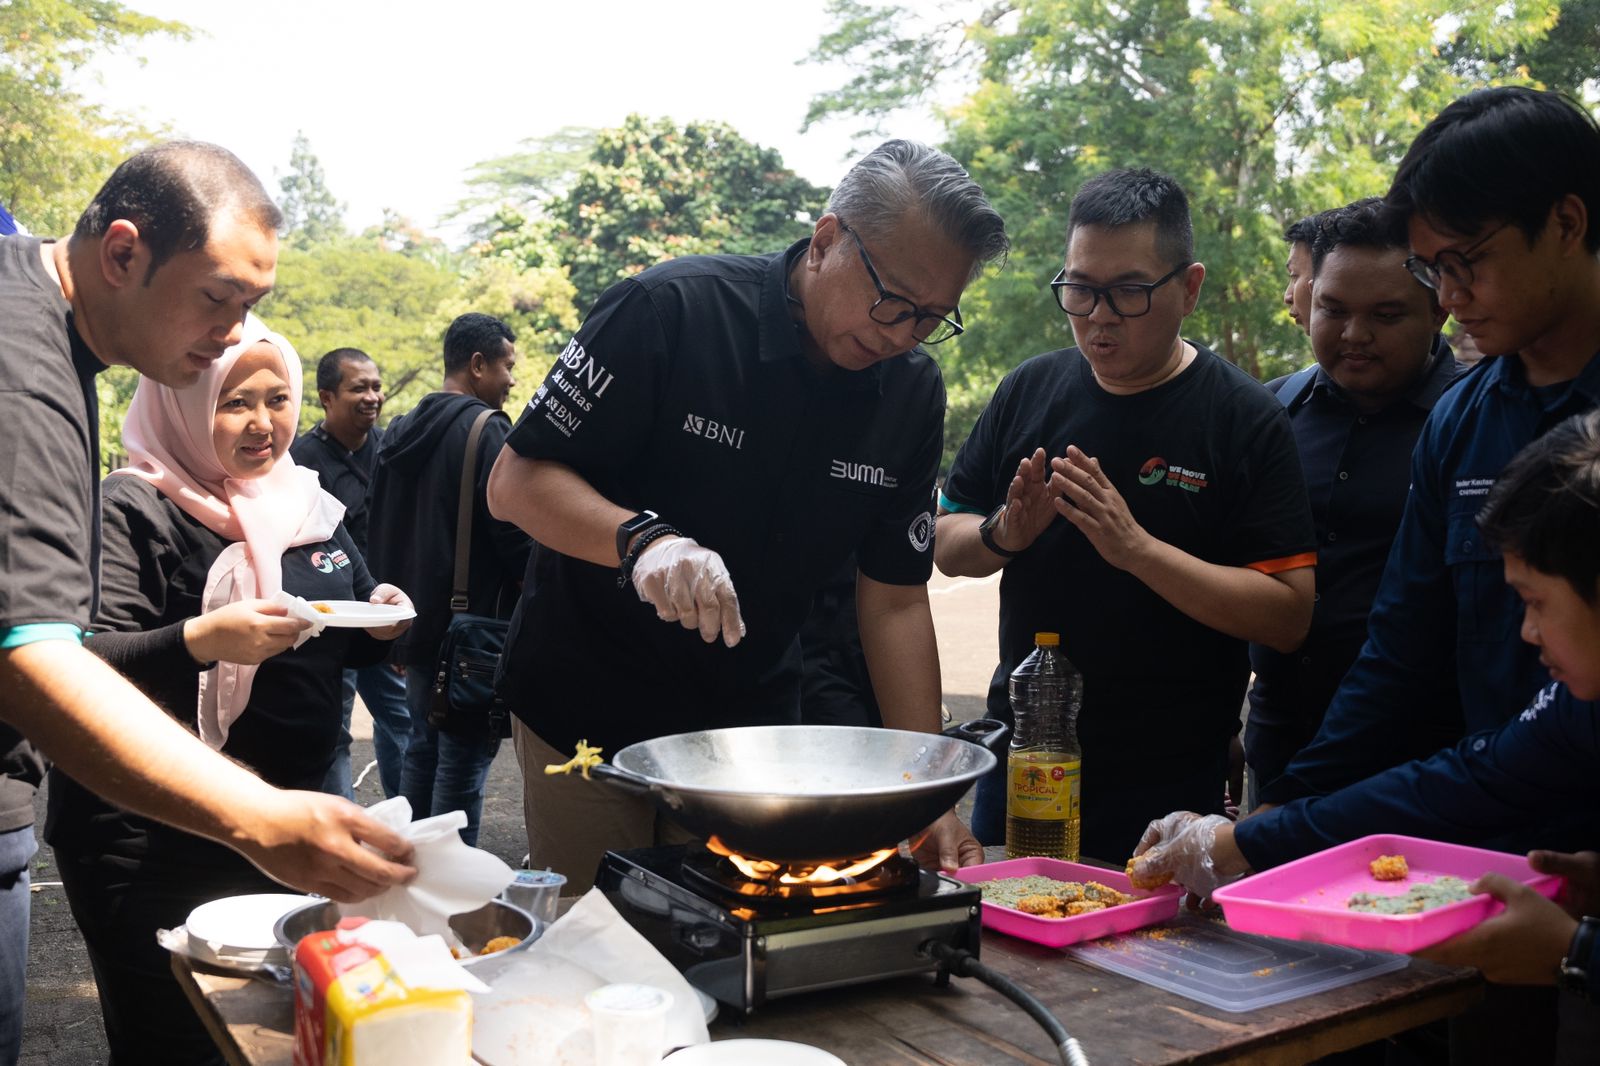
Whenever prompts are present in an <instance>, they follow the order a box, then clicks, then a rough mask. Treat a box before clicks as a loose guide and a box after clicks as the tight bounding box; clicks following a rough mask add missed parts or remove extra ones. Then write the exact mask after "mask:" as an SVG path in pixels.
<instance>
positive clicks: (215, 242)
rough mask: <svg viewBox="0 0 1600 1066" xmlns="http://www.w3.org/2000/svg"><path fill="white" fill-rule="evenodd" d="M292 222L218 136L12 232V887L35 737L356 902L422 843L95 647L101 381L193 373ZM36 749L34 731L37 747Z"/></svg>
mask: <svg viewBox="0 0 1600 1066" xmlns="http://www.w3.org/2000/svg"><path fill="white" fill-rule="evenodd" d="M279 219H280V216H279V212H278V210H277V208H276V207H274V206H273V204H272V201H271V199H270V198H269V197H268V196H267V194H266V191H265V190H264V189H263V188H262V187H261V183H260V182H259V181H258V180H257V179H256V177H255V175H253V174H251V173H250V171H249V170H248V169H247V168H246V167H245V166H244V164H242V163H240V162H239V160H238V159H236V158H235V157H234V156H233V155H231V154H230V153H228V152H226V151H224V150H223V149H221V148H217V147H215V146H213V145H206V144H193V143H173V144H165V145H158V146H156V147H154V148H150V149H146V150H145V151H143V152H141V153H139V154H138V155H136V156H134V157H133V158H132V159H129V160H127V161H126V162H124V163H123V164H122V165H121V166H120V167H118V168H117V170H116V172H115V173H113V174H112V176H111V178H110V179H109V180H108V181H107V182H106V184H105V186H103V187H102V188H101V190H100V192H99V193H98V194H96V196H95V199H94V201H93V202H92V203H91V204H90V205H89V208H88V210H86V211H85V212H84V214H83V216H82V218H80V219H79V220H78V225H77V229H76V231H75V232H74V233H73V235H72V237H71V238H70V239H68V240H65V241H48V240H38V239H35V238H31V237H20V236H6V237H0V567H3V569H0V753H4V761H3V764H0V770H3V777H0V880H3V881H4V882H5V883H6V884H14V883H16V882H17V881H19V880H20V876H21V872H22V871H23V870H24V869H26V864H27V861H28V858H29V857H30V856H31V855H32V852H33V849H34V839H33V828H32V820H33V807H32V801H33V791H34V788H35V786H36V785H37V784H38V781H39V774H40V773H41V771H42V769H43V759H42V757H41V756H40V754H39V749H42V751H43V752H44V753H45V754H46V755H48V756H49V757H51V758H52V759H54V760H55V761H56V762H57V763H58V764H59V765H60V766H61V767H62V769H64V770H65V771H66V772H67V773H69V774H71V775H72V776H73V777H75V778H77V779H78V780H79V781H85V782H90V783H92V784H93V786H94V787H95V788H96V789H97V790H98V791H99V792H100V794H101V795H102V796H103V797H104V798H106V799H108V800H110V801H112V802H113V803H116V804H118V805H119V806H122V807H126V808H129V809H131V810H135V811H137V812H139V813H141V814H145V815H147V816H150V817H153V818H158V819H160V820H161V821H164V822H168V823H170V824H172V825H174V826H177V827H178V828H180V829H184V830H187V831H189V832H191V833H197V834H200V835H202V836H205V837H209V838H211V839H213V840H217V841H220V842H222V843H225V844H227V845H229V846H231V847H233V848H235V849H237V850H238V851H240V852H241V853H242V854H244V855H246V856H248V857H249V858H250V859H251V861H253V862H254V863H255V864H256V865H258V866H260V867H261V868H262V869H263V870H265V871H266V872H267V873H268V874H270V875H272V876H273V877H276V878H278V879H280V880H283V881H285V882H287V883H290V884H293V885H296V886H298V887H300V888H304V889H308V890H312V891H317V892H322V893H324V894H327V895H331V896H335V897H337V898H340V899H358V898H362V897H364V896H368V895H371V894H373V893H374V892H377V891H378V890H379V889H381V888H383V887H386V886H387V885H390V884H393V883H395V882H397V881H399V880H401V879H403V878H404V877H406V876H409V875H410V873H411V871H410V870H409V869H408V868H406V867H401V866H396V865H394V864H392V863H390V862H386V861H384V860H383V859H382V858H381V857H380V856H379V855H378V854H375V853H374V852H373V851H369V850H368V849H367V848H364V847H362V842H363V841H365V842H367V843H369V844H371V845H373V846H374V847H375V848H378V849H381V850H382V851H383V852H385V853H387V854H390V855H394V856H397V857H400V858H402V860H403V859H404V858H406V857H408V856H409V854H410V851H411V849H410V846H409V845H407V844H406V843H405V841H404V840H403V839H401V838H400V837H399V836H397V835H396V834H394V833H392V832H391V831H389V830H388V829H385V828H384V827H383V826H381V825H379V824H378V823H376V822H374V821H372V820H371V819H370V818H368V817H367V816H366V815H364V814H363V813H362V812H361V810H360V809H359V808H357V807H355V806H354V805H352V804H350V803H347V802H346V801H344V800H341V799H338V798H336V797H332V796H325V795H321V794H319V793H304V792H281V791H279V790H277V789H274V788H272V787H270V786H268V785H266V784H264V783H262V782H261V781H260V780H259V779H258V778H256V777H255V776H253V775H252V774H250V773H249V772H248V771H246V770H244V769H242V768H241V767H239V766H237V765H235V764H234V763H232V762H230V761H229V760H227V759H225V758H223V757H222V756H221V755H219V754H218V753H216V752H215V751H212V750H211V749H210V748H208V747H206V745H205V744H203V743H201V742H200V740H199V739H198V738H197V737H195V736H194V735H193V734H191V733H189V732H188V731H187V730H185V729H184V728H183V727H182V726H180V725H178V723H176V722H174V721H173V720H172V719H171V718H169V717H168V716H167V715H166V714H165V713H164V712H163V711H162V710H161V709H160V708H159V707H157V706H156V705H155V704H153V703H151V702H150V700H149V699H147V698H146V697H145V696H143V695H142V694H141V693H140V692H139V691H138V690H137V689H135V688H133V687H132V686H131V685H129V684H128V682H127V681H125V680H123V678H122V676H121V675H120V674H118V673H116V671H114V670H112V669H111V668H110V667H109V666H107V665H105V664H104V663H103V662H101V660H100V659H98V658H97V657H95V656H94V655H92V654H90V653H89V652H88V651H87V650H85V649H84V647H83V646H82V642H83V635H84V633H86V632H87V631H88V629H89V623H90V621H91V619H92V617H93V614H94V610H95V605H96V600H97V572H98V547H99V530H100V522H99V513H98V512H99V480H100V479H99V463H100V457H99V432H98V430H99V412H98V406H97V404H96V402H95V382H94V379H95V375H96V374H97V373H99V371H100V370H101V369H103V368H104V367H105V366H108V365H126V366H133V367H135V368H137V369H138V370H139V372H140V373H143V374H148V375H149V376H151V377H152V378H155V379H156V380H158V381H161V382H164V383H166V384H169V385H178V386H182V385H184V384H189V383H192V382H194V381H195V380H196V378H197V377H198V376H199V374H200V371H201V370H202V369H203V368H204V367H205V366H207V365H209V364H210V363H211V362H212V361H213V360H215V359H216V358H217V357H218V356H219V355H221V354H222V352H223V350H224V349H226V348H227V347H228V346H229V345H231V344H233V343H236V342H237V341H238V340H239V338H240V337H241V336H242V325H243V322H244V315H245V312H246V311H247V310H248V309H249V308H250V307H251V306H252V305H253V304H254V303H255V302H256V301H257V300H259V299H260V298H261V297H262V296H263V295H265V294H266V292H267V291H268V290H269V289H271V287H272V282H273V276H274V271H275V268H276V263H277V234H276V227H277V225H278V222H279ZM30 741H32V742H33V743H34V744H37V745H38V749H35V748H33V747H32V745H30V743H29V742H30ZM0 896H3V897H4V911H3V913H0V937H3V938H4V941H3V943H0V959H3V960H4V965H3V966H0V1062H6V1061H14V1059H15V1056H16V1053H17V1041H18V1040H19V1039H20V1032H21V1011H22V984H21V978H22V967H23V964H24V961H25V960H26V958H27V939H26V938H27V928H28V913H27V910H28V909H27V902H28V901H27V897H26V895H22V896H21V897H20V898H15V894H14V893H9V892H6V893H0Z"/></svg>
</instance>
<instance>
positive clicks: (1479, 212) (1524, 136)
mask: <svg viewBox="0 0 1600 1066" xmlns="http://www.w3.org/2000/svg"><path fill="white" fill-rule="evenodd" d="M1567 195H1576V196H1577V197H1578V198H1579V199H1580V200H1582V201H1583V204H1584V207H1585V208H1586V209H1587V210H1588V213H1589V232H1588V233H1587V234H1586V241H1585V243H1586V244H1587V245H1588V250H1589V251H1590V252H1591V253H1593V252H1596V251H1600V221H1597V220H1600V126H1597V125H1596V124H1595V120H1594V117H1593V116H1591V115H1590V114H1589V113H1588V112H1587V111H1585V110H1584V109H1583V108H1582V107H1581V106H1579V105H1578V104H1576V103H1574V102H1573V101H1572V100H1571V99H1570V98H1568V97H1566V96H1564V95H1562V94H1560V93H1554V92H1541V91H1539V90H1536V89H1528V88H1525V87H1522V86H1516V85H1507V86H1501V87H1498V88H1493V89H1478V90H1476V91H1475V92H1470V93H1468V94H1467V95H1465V96H1463V97H1461V98H1460V99H1459V100H1457V101H1455V102H1454V103H1452V104H1451V105H1450V106H1448V107H1446V108H1445V109H1444V110H1443V111H1441V112H1439V114H1438V117H1436V118H1435V119H1434V120H1433V121H1432V122H1430V123H1428V125H1427V126H1426V127H1425V128H1424V129H1423V131H1422V132H1421V133H1419V134H1417V138H1416V140H1414V141H1412V142H1411V147H1410V148H1409V149H1407V150H1406V154H1405V158H1403V159H1401V160H1400V168H1399V170H1397V171H1396V172H1395V176H1394V183H1393V184H1392V185H1391V186H1390V187H1389V192H1388V195H1387V196H1386V197H1385V198H1384V199H1385V201H1386V202H1387V203H1388V204H1389V206H1390V207H1391V208H1393V209H1394V210H1395V211H1396V212H1397V213H1398V214H1399V215H1400V217H1401V218H1402V219H1409V218H1410V217H1411V216H1412V215H1417V216H1420V217H1421V218H1422V219H1423V220H1424V221H1426V222H1427V223H1428V224H1429V225H1430V226H1433V227H1434V228H1435V229H1440V230H1445V231H1448V232H1450V233H1459V234H1472V233H1476V232H1478V230H1480V229H1482V228H1483V227H1484V226H1485V225H1487V224H1489V223H1491V222H1508V223H1514V224H1515V225H1516V226H1517V227H1518V228H1519V229H1521V230H1522V232H1523V233H1524V234H1525V235H1526V237H1527V239H1528V241H1529V242H1530V243H1531V242H1532V241H1533V240H1535V239H1536V238H1537V237H1538V236H1539V232H1540V231H1541V230H1542V229H1544V224H1545V220H1546V219H1547V218H1548V217H1549V215H1550V208H1551V206H1552V205H1554V204H1555V203H1556V201H1558V200H1560V199H1561V198H1562V197H1563V196H1567Z"/></svg>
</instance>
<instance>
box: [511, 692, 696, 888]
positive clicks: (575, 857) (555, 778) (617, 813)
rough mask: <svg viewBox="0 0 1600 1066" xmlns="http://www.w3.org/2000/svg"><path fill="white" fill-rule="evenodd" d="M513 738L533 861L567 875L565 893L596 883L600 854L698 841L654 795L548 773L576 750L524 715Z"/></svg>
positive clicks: (514, 727)
mask: <svg viewBox="0 0 1600 1066" xmlns="http://www.w3.org/2000/svg"><path fill="white" fill-rule="evenodd" d="M511 741H512V745H513V746H514V747H515V748H516V752H517V765H518V766H519V767H521V768H522V818H523V823H524V825H526V826H527V830H528V855H529V858H530V859H531V864H532V866H533V868H534V869H536V870H538V869H544V868H545V867H549V868H550V869H552V870H554V871H556V872H557V873H561V874H566V875H567V887H566V891H565V892H564V893H563V895H582V894H583V893H585V892H587V891H589V889H590V888H592V887H594V876H595V872H596V871H597V870H598V869H599V866H600V857H601V856H602V855H603V854H605V852H607V851H617V850H621V849H624V848H647V847H651V846H654V845H658V844H687V843H691V842H693V841H694V840H695V838H694V837H692V836H690V835H689V833H687V832H686V831H684V830H683V829H682V828H680V827H679V826H678V824H677V823H676V822H674V821H672V820H671V819H670V818H667V817H666V816H665V815H664V814H662V813H661V812H660V811H659V809H658V808H657V807H656V803H655V801H654V800H652V799H650V798H649V797H646V796H634V795H630V794H629V793H627V792H624V791H622V790H621V789H619V788H617V787H615V786H613V785H608V784H605V783H604V782H602V781H593V780H591V781H585V780H584V779H583V777H582V775H580V774H578V773H577V772H573V773H571V774H547V773H545V772H544V768H545V767H546V766H549V765H552V764H558V763H564V762H566V761H567V760H568V759H570V758H572V752H570V751H569V752H560V751H557V750H556V749H555V748H552V747H551V746H550V745H548V744H546V743H545V742H544V741H543V740H541V739H539V737H538V736H537V735H536V734H535V733H534V732H533V730H531V729H529V728H528V727H527V726H525V725H523V724H522V722H521V721H520V720H518V719H513V720H512V723H511Z"/></svg>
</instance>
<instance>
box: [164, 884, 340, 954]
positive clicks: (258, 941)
mask: <svg viewBox="0 0 1600 1066" xmlns="http://www.w3.org/2000/svg"><path fill="white" fill-rule="evenodd" d="M315 898H316V897H314V896H293V895H289V894H288V893H275V892H274V893H261V894H259V895H250V896H224V897H223V898H222V899H214V900H212V901H211V902H210V903H204V904H201V905H200V906H198V907H196V908H195V909H194V910H193V911H191V912H190V913H189V918H188V920H187V921H186V922H184V929H185V930H186V931H187V932H188V935H189V950H190V953H191V954H193V955H194V956H195V957H196V958H199V959H207V960H210V961H213V962H216V963H219V964H221V965H224V966H249V965H251V964H260V963H264V962H287V961H288V952H287V950H286V949H285V948H284V947H283V945H282V944H279V943H278V938H277V935H276V934H275V933H274V932H273V926H274V925H276V924H277V921H278V919H279V918H282V917H283V916H284V915H285V914H288V913H289V912H290V911H292V910H294V909H296V908H297V907H303V906H305V905H306V904H307V903H310V902H312V901H313V900H314V899H315Z"/></svg>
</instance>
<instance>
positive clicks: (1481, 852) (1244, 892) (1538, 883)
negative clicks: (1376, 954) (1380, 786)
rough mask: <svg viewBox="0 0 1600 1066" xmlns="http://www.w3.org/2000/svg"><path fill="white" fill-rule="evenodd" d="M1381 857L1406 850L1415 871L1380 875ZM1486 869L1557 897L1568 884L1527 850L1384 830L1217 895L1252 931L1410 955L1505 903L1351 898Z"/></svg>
mask: <svg viewBox="0 0 1600 1066" xmlns="http://www.w3.org/2000/svg"><path fill="white" fill-rule="evenodd" d="M1379 855H1404V856H1405V858H1406V864H1407V866H1409V867H1410V873H1409V874H1408V875H1407V876H1406V878H1405V879H1404V880H1401V881H1378V880H1374V879H1373V877H1372V873H1371V870H1370V869H1369V868H1368V864H1369V863H1370V862H1371V861H1372V860H1373V859H1376V858H1377V857H1378V856H1379ZM1486 873H1499V874H1505V875H1506V876H1507V877H1510V878H1513V879H1514V880H1517V881H1521V882H1523V883H1524V884H1526V885H1529V886H1530V887H1532V888H1533V889H1534V890H1535V891H1537V892H1539V893H1540V894H1541V895H1544V896H1548V897H1551V898H1554V897H1555V894H1556V892H1557V891H1558V890H1559V889H1560V887H1561V878H1559V877H1556V876H1554V875H1551V874H1540V873H1537V872H1535V871H1534V869H1533V867H1531V866H1529V865H1528V860H1527V859H1526V858H1524V857H1523V856H1521V855H1508V854H1506V853H1504V852H1499V851H1487V850H1485V849H1483V848H1469V847H1465V846H1463V845H1460V844H1444V843H1440V842H1439V841H1437V840H1423V839H1421V838H1419V837H1407V836H1395V835H1392V834H1381V835H1376V836H1368V837H1362V838H1361V839H1360V840H1352V841H1350V842H1349V843H1348V844H1341V845H1339V846H1338V847H1334V848H1329V849H1328V850H1326V851H1319V852H1318V853H1317V854H1315V855H1307V856H1306V857H1305V858H1303V859H1296V860H1295V861H1294V862H1289V863H1285V864H1284V865H1282V866H1279V867H1276V868H1274V869H1271V870H1267V871H1266V872H1264V873H1259V874H1256V875H1254V876H1253V877H1247V878H1245V879H1244V880H1243V881H1238V882H1235V883H1234V884H1231V885H1227V886H1225V887H1223V888H1220V889H1218V890H1217V891H1216V892H1215V893H1213V895H1212V898H1213V899H1215V900H1216V901H1217V902H1218V903H1220V904H1221V905H1222V912H1223V914H1225V915H1227V918H1228V924H1229V925H1231V926H1232V927H1233V928H1235V929H1239V930H1242V931H1245V932H1251V933H1265V934H1266V935H1268V936H1281V937H1288V938H1290V939H1293V940H1313V941H1317V942H1319V943H1323V944H1342V945H1344V946H1345V947H1352V948H1366V949H1370V950H1376V951H1402V952H1408V953H1409V952H1413V951H1419V950H1421V949H1422V948H1425V947H1428V946H1429V945H1430V944H1437V943H1438V942H1439V941H1441V940H1447V939H1449V938H1450V937H1452V936H1455V935H1456V934H1457V933H1461V932H1465V931H1466V930H1468V929H1471V928H1472V927H1473V926H1475V925H1477V924H1478V923H1479V922H1482V921H1483V920H1484V919H1485V918H1490V917H1493V916H1494V915H1496V914H1498V913H1500V911H1502V910H1504V909H1505V905H1504V904H1502V903H1498V902H1496V901H1495V900H1494V899H1493V898H1491V897H1489V896H1474V897H1473V898H1471V899H1467V900H1461V901H1460V902H1457V903H1447V904H1445V905H1444V906H1442V907H1435V908H1434V909H1433V910H1428V911H1423V912H1422V913H1420V914H1370V913H1367V912H1364V911H1353V910H1350V909H1349V907H1348V906H1347V904H1348V902H1349V900H1350V897H1351V896H1352V895H1354V894H1355V893H1357V892H1367V893H1370V894H1373V895H1393V896H1398V895H1404V894H1405V892H1406V890H1407V889H1409V888H1410V887H1411V886H1412V885H1414V884H1417V883H1418V882H1421V881H1433V880H1435V879H1437V878H1439V877H1442V876H1445V875H1449V876H1452V877H1459V878H1461V879H1462V880H1464V881H1467V882H1468V883H1471V882H1473V881H1475V880H1477V879H1478V878H1479V877H1480V876H1482V875H1483V874H1486Z"/></svg>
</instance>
